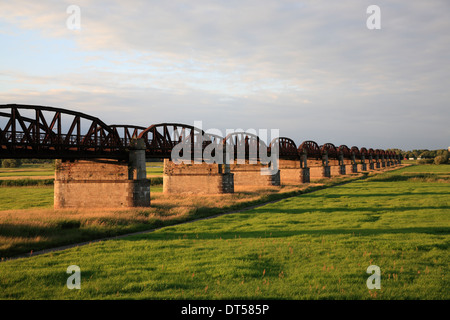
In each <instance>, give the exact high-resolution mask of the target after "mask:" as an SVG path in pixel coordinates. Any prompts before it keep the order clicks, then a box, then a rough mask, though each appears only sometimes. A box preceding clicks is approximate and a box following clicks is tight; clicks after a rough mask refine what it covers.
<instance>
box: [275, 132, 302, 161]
mask: <svg viewBox="0 0 450 320" xmlns="http://www.w3.org/2000/svg"><path fill="white" fill-rule="evenodd" d="M275 144H278V156H279V159H284V160H299V159H300V155H299V153H298V149H297V145H296V144H295V142H294V140H292V139H290V138H287V137H279V138H275V139H273V140H272V141H271V143H270V145H269V147H268V149H269V154H270V153H271V151H272V150H271V149H272V146H275Z"/></svg>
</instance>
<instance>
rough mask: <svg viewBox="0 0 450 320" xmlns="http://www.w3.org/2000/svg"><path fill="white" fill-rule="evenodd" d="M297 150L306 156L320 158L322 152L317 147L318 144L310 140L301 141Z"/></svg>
mask: <svg viewBox="0 0 450 320" xmlns="http://www.w3.org/2000/svg"><path fill="white" fill-rule="evenodd" d="M298 152H299V153H300V154H306V155H307V157H308V158H309V159H310V158H315V159H321V158H322V152H321V150H320V148H319V145H318V144H317V143H316V142H315V141H312V140H307V141H303V142H302V144H301V145H300V146H299V147H298Z"/></svg>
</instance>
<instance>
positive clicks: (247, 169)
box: [229, 160, 280, 186]
mask: <svg viewBox="0 0 450 320" xmlns="http://www.w3.org/2000/svg"><path fill="white" fill-rule="evenodd" d="M229 167H230V172H231V173H232V174H233V176H234V185H235V186H279V185H280V170H279V168H277V170H275V172H272V173H271V172H269V171H268V170H269V165H265V164H262V163H261V162H259V161H257V163H254V164H253V163H249V162H248V161H247V160H246V163H243V164H237V163H234V164H230V165H229ZM264 171H267V172H266V173H267V174H265V173H264Z"/></svg>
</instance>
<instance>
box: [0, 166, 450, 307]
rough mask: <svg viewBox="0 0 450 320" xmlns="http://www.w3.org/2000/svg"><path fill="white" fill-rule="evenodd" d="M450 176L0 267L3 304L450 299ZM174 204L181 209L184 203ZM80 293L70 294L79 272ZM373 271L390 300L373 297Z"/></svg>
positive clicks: (363, 187) (371, 183)
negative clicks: (75, 269) (71, 275)
mask: <svg viewBox="0 0 450 320" xmlns="http://www.w3.org/2000/svg"><path fill="white" fill-rule="evenodd" d="M449 175H450V166H439V167H435V166H420V167H419V166H417V167H409V168H404V169H401V170H398V171H392V172H388V173H384V174H382V175H379V176H374V177H370V178H368V179H365V180H358V181H354V182H351V183H348V184H342V185H338V186H334V187H333V188H327V189H322V190H318V191H315V192H312V193H305V194H302V195H299V196H296V197H292V198H289V199H284V200H281V201H280V202H277V203H273V204H268V205H265V206H262V207H258V208H255V209H253V210H248V211H244V212H240V213H234V214H229V215H223V216H220V217H217V218H214V219H208V220H201V221H196V222H193V223H189V224H182V225H177V226H169V227H165V228H162V229H160V230H157V231H155V232H152V233H148V234H141V235H136V236H132V237H126V238H122V239H118V240H109V241H104V242H99V243H93V244H91V245H89V246H83V247H78V248H73V249H69V250H65V251H61V252H53V253H50V254H46V255H42V256H36V257H32V258H25V259H17V260H12V261H5V262H2V263H0V286H1V287H2V291H1V292H0V297H1V298H6V299H8V298H13V299H17V298H25V299H102V298H107V299H116V298H117V299H124V298H125V299H143V298H149V299H449V298H450V294H449V292H450V290H449V288H450V281H449V274H448V272H449V265H450V263H449V262H450V259H449V253H448V246H449V243H450V237H449V231H450V219H449V212H450V211H449V209H450V203H449V197H448V195H449V193H450V184H449ZM174 200H175V199H174ZM72 264H75V265H78V266H79V267H80V268H81V274H82V280H81V290H69V289H67V287H66V281H67V277H68V275H67V274H66V269H67V267H68V266H69V265H72ZM369 265H377V266H379V267H380V268H381V290H369V289H368V288H367V287H366V280H367V278H368V276H369V275H368V274H367V273H366V269H367V267H368V266H369Z"/></svg>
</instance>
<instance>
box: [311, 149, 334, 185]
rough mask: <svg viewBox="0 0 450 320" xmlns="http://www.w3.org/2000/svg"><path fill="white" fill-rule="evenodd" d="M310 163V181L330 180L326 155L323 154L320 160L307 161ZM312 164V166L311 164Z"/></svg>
mask: <svg viewBox="0 0 450 320" xmlns="http://www.w3.org/2000/svg"><path fill="white" fill-rule="evenodd" d="M309 163H310V167H309V169H310V179H311V180H321V179H325V178H331V168H330V165H329V160H328V155H327V154H324V155H323V156H322V160H313V161H311V160H310V161H309ZM311 163H312V164H311Z"/></svg>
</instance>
